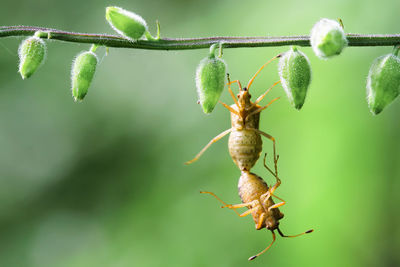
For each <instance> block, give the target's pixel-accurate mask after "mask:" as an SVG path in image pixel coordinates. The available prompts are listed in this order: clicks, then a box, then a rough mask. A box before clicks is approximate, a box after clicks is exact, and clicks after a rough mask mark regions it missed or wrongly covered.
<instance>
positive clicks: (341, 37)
mask: <svg viewBox="0 0 400 267" xmlns="http://www.w3.org/2000/svg"><path fill="white" fill-rule="evenodd" d="M311 46H312V49H313V50H314V53H315V54H316V55H317V56H318V57H319V58H322V59H327V58H329V57H332V56H335V55H339V54H340V53H341V52H342V50H343V49H344V48H345V47H346V46H347V39H346V35H345V33H344V31H343V28H342V26H341V25H340V24H339V23H338V22H337V21H335V20H331V19H321V20H320V21H318V22H317V23H316V24H315V25H314V27H313V28H312V30H311Z"/></svg>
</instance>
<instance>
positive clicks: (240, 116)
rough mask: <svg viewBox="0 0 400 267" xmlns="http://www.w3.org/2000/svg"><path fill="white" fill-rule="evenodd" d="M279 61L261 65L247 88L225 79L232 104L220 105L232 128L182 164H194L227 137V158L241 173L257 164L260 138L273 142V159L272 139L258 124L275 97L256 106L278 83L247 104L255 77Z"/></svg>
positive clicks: (273, 140)
mask: <svg viewBox="0 0 400 267" xmlns="http://www.w3.org/2000/svg"><path fill="white" fill-rule="evenodd" d="M279 57H281V55H277V56H275V57H273V58H272V59H271V60H269V61H268V62H267V63H265V64H264V65H263V66H261V68H260V69H259V70H258V71H257V72H256V74H255V75H254V76H253V78H251V80H250V81H249V83H248V85H247V87H244V88H242V85H241V84H240V81H239V80H235V81H232V82H231V81H230V79H229V75H228V90H229V93H230V94H231V96H232V98H233V101H234V102H235V104H233V105H231V106H228V105H227V104H225V103H222V102H221V101H220V103H221V104H222V105H223V106H224V107H226V108H227V109H228V110H229V111H230V113H231V125H232V127H231V128H230V129H228V130H226V131H224V132H222V133H220V134H219V135H217V136H216V137H214V138H213V139H212V140H211V141H210V142H209V143H208V144H207V145H206V146H205V147H204V148H203V149H202V150H201V151H200V152H199V153H198V154H197V155H196V157H195V158H194V159H192V160H190V161H188V162H186V163H185V164H191V163H193V162H195V161H196V160H198V159H199V158H200V156H201V155H202V154H203V153H204V152H205V151H206V150H207V149H208V148H209V147H210V146H211V145H212V144H213V143H215V142H217V141H218V140H220V139H221V138H222V137H224V136H225V135H227V134H229V133H230V136H229V142H228V148H229V154H230V155H231V157H232V160H233V161H234V162H235V164H236V165H237V166H238V167H239V169H240V170H241V171H250V169H251V168H252V167H253V166H254V164H255V163H256V162H257V160H258V158H259V157H260V154H261V150H262V140H261V135H263V136H265V137H266V138H268V139H270V140H271V141H272V142H273V150H274V158H275V138H274V137H272V136H271V135H269V134H267V133H265V132H262V131H260V130H259V123H260V113H261V111H263V110H264V109H266V108H267V107H269V105H271V104H272V103H273V102H275V101H276V100H278V99H279V97H277V98H275V99H273V100H271V101H270V102H269V103H268V104H267V105H266V106H260V105H258V103H259V102H260V101H261V100H262V99H263V98H264V97H265V96H266V95H267V94H268V92H269V91H270V90H271V89H272V88H273V87H274V86H275V85H277V84H278V83H280V81H277V82H276V83H274V84H273V85H272V86H271V87H270V88H269V89H268V90H267V91H266V92H265V93H264V94H262V95H261V96H259V97H258V98H257V100H256V101H255V102H251V100H250V98H251V95H250V93H249V89H250V86H251V84H252V83H253V81H254V79H255V78H256V76H257V75H258V74H259V73H260V71H261V70H262V69H263V68H264V67H265V66H266V65H268V64H269V63H270V62H271V61H273V60H274V59H277V58H279ZM233 83H237V84H238V86H239V94H238V95H237V98H238V99H236V97H235V95H234V94H233V92H232V90H231V87H230V85H231V84H233Z"/></svg>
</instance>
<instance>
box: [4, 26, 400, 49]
mask: <svg viewBox="0 0 400 267" xmlns="http://www.w3.org/2000/svg"><path fill="white" fill-rule="evenodd" d="M36 31H42V32H46V33H48V39H53V40H60V41H65V42H75V43H90V44H98V45H102V46H107V47H121V48H136V49H152V50H186V49H201V48H209V47H210V46H211V45H212V44H215V43H220V42H223V44H224V48H238V47H267V46H286V45H298V46H310V37H309V36H307V35H301V36H279V37H229V36H222V37H205V38H160V39H159V40H157V39H153V40H139V41H136V42H131V41H128V40H126V39H124V38H122V37H120V36H117V35H108V34H93V33H79V32H66V31H61V30H57V29H50V28H43V27H32V26H1V27H0V38H1V37H12V36H14V37H15V36H30V35H33V34H34V33H35V32H36ZM346 36H347V40H348V42H349V44H348V45H349V46H394V45H399V44H400V34H352V33H349V34H346Z"/></svg>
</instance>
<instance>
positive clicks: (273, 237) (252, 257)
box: [249, 231, 276, 261]
mask: <svg viewBox="0 0 400 267" xmlns="http://www.w3.org/2000/svg"><path fill="white" fill-rule="evenodd" d="M271 232H272V242H271V244H269V246H268V247H266V248H265V249H264V250H263V251H261V252H259V253H258V254H257V255H254V256H251V257H250V258H249V261H252V260H254V259H255V258H257V257H258V256H260V255H261V254H263V253H264V252H265V251H267V250H268V249H269V248H270V247H271V246H272V244H273V243H274V242H275V239H276V237H275V233H274V231H271Z"/></svg>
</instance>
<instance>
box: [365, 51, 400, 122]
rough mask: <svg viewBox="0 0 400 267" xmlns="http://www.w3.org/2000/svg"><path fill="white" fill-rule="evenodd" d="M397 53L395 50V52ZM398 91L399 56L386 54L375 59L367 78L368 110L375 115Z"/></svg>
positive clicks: (399, 86)
mask: <svg viewBox="0 0 400 267" xmlns="http://www.w3.org/2000/svg"><path fill="white" fill-rule="evenodd" d="M396 53H397V52H396ZM399 93H400V58H399V57H398V56H397V55H396V54H388V55H384V56H381V57H378V58H377V59H375V61H374V62H373V63H372V66H371V68H370V70H369V73H368V78H367V100H368V106H369V109H370V111H371V112H372V113H373V114H374V115H377V114H379V113H381V112H382V110H383V109H384V108H385V107H386V106H387V105H389V104H390V103H392V102H393V100H395V99H396V97H397V96H398V95H399Z"/></svg>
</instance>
